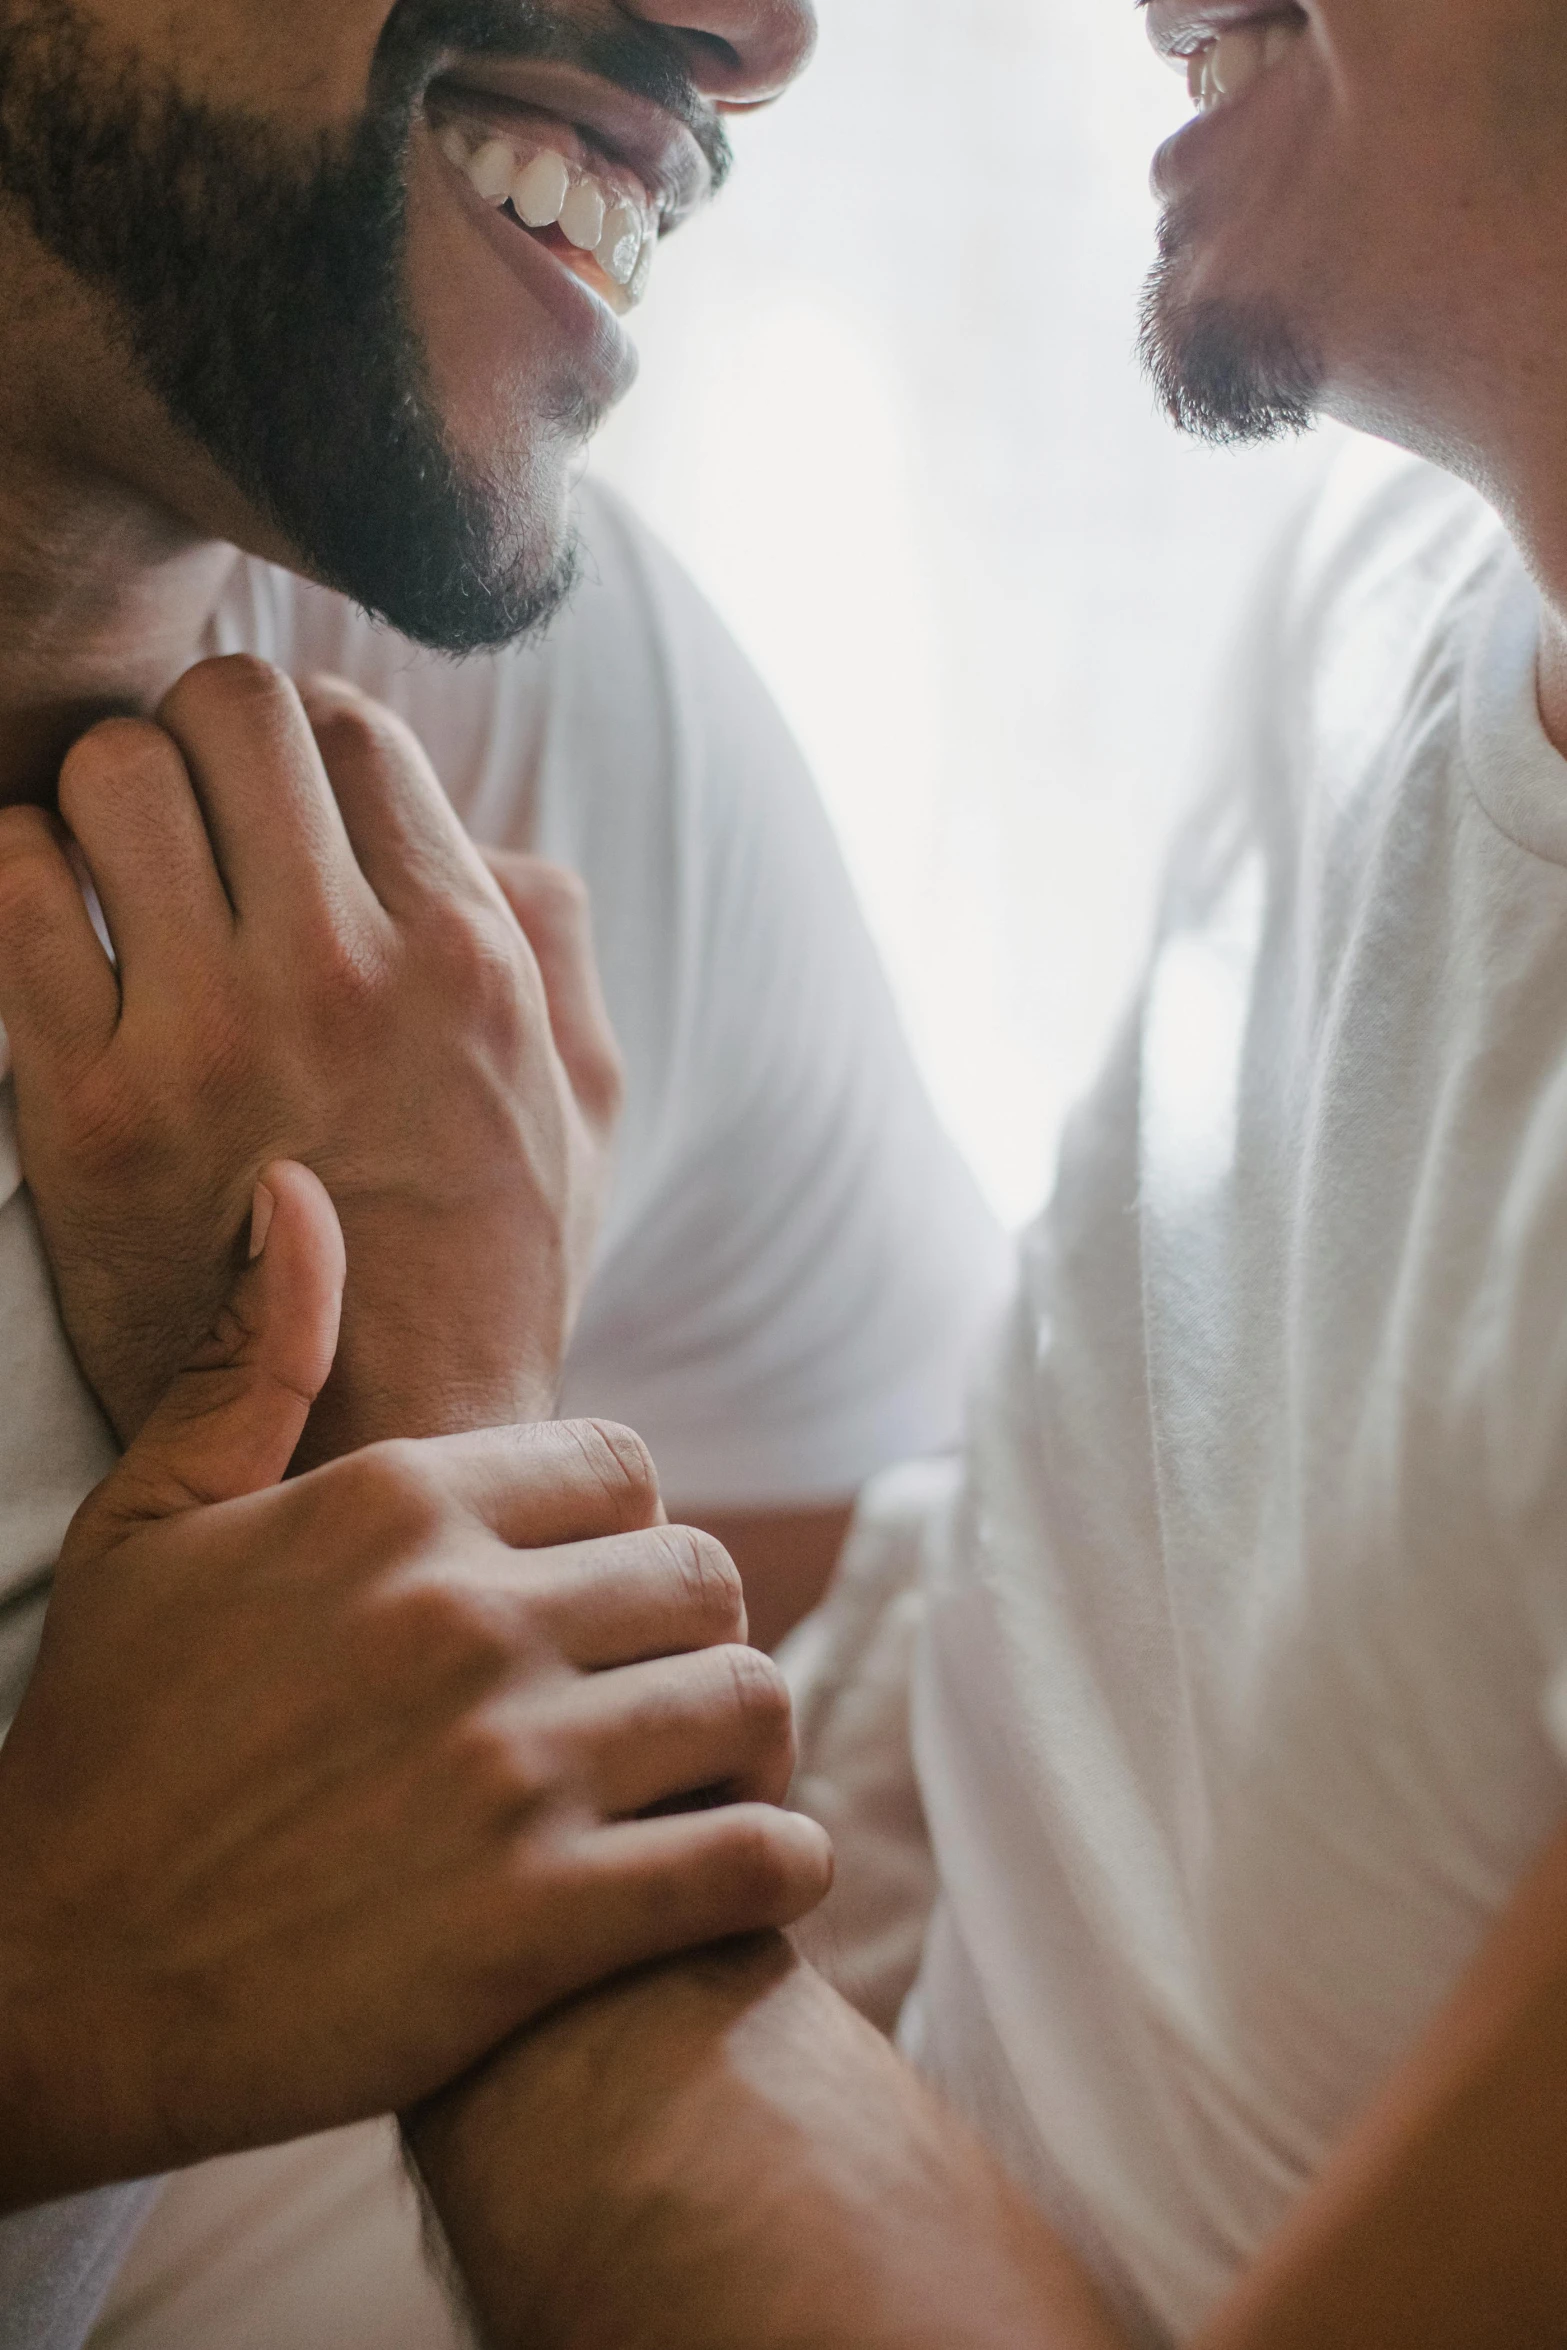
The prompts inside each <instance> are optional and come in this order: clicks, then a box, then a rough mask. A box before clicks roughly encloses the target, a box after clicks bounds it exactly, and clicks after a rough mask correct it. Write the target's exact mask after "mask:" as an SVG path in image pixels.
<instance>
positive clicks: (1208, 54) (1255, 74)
mask: <svg viewBox="0 0 1567 2350" xmlns="http://www.w3.org/2000/svg"><path fill="white" fill-rule="evenodd" d="M1305 30H1306V19H1305V17H1304V16H1303V15H1302V14H1301V11H1300V10H1299V9H1298V8H1288V9H1283V10H1280V11H1278V12H1276V13H1274V14H1265V15H1258V16H1253V17H1248V18H1246V19H1245V20H1244V21H1243V22H1241V23H1238V24H1231V25H1227V26H1226V27H1225V29H1224V31H1223V32H1221V33H1217V34H1208V35H1206V36H1205V37H1198V38H1196V39H1195V40H1194V41H1193V42H1192V44H1191V46H1189V47H1188V46H1186V45H1185V44H1184V43H1183V44H1181V45H1180V46H1178V47H1176V48H1174V49H1171V50H1168V51H1167V52H1166V58H1167V62H1168V63H1169V64H1170V65H1171V66H1173V67H1174V69H1175V71H1176V72H1177V73H1184V74H1185V76H1186V87H1187V89H1188V90H1189V91H1190V93H1191V97H1192V102H1193V104H1194V105H1195V106H1196V108H1197V111H1198V113H1199V114H1211V113H1212V112H1213V111H1214V109H1215V108H1216V107H1219V106H1224V105H1226V104H1228V103H1230V102H1231V101H1232V100H1234V99H1236V98H1238V97H1239V96H1240V95H1241V92H1242V91H1243V90H1248V89H1250V87H1251V85H1252V83H1253V82H1255V81H1258V80H1260V79H1261V77H1262V75H1263V74H1265V73H1268V72H1271V70H1272V69H1273V68H1274V67H1275V66H1277V65H1281V64H1282V63H1283V62H1284V60H1285V59H1286V58H1287V57H1289V56H1290V55H1291V54H1292V53H1293V51H1294V48H1295V44H1296V43H1297V41H1299V40H1300V39H1301V37H1302V35H1303V34H1304V33H1305Z"/></svg>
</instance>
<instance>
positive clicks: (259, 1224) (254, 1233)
mask: <svg viewBox="0 0 1567 2350" xmlns="http://www.w3.org/2000/svg"><path fill="white" fill-rule="evenodd" d="M276 1206H277V1201H276V1200H275V1199H274V1198H273V1196H272V1194H271V1192H270V1191H268V1189H267V1187H266V1185H265V1184H264V1183H258V1184H257V1185H256V1189H255V1194H254V1196H253V1198H252V1199H251V1203H250V1261H251V1263H252V1264H254V1263H255V1261H256V1259H257V1257H259V1256H260V1254H261V1252H262V1250H263V1249H264V1248H265V1247H266V1245H267V1234H268V1232H269V1231H270V1230H271V1227H272V1211H273V1209H274V1208H275V1207H276Z"/></svg>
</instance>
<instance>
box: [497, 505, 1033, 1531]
mask: <svg viewBox="0 0 1567 2350" xmlns="http://www.w3.org/2000/svg"><path fill="white" fill-rule="evenodd" d="M589 559H590V564H591V572H592V578H593V580H594V583H595V584H594V588H593V590H592V593H593V594H594V595H595V596H596V597H597V598H598V599H599V604H600V609H601V612H602V613H603V615H604V617H605V618H608V617H609V616H610V614H611V611H613V613H614V615H615V626H614V630H613V637H614V643H613V645H611V644H610V643H609V642H608V634H609V632H607V631H606V632H605V635H604V636H603V637H602V638H601V640H600V643H599V646H598V652H597V657H596V659H595V661H594V664H593V666H594V669H595V670H596V672H597V679H596V682H597V695H596V697H595V698H596V702H597V707H596V709H595V710H594V712H593V714H592V716H591V720H590V721H589V722H587V723H581V724H578V725H577V726H576V727H567V728H565V729H564V733H565V735H566V737H567V739H568V740H571V739H574V740H575V742H576V746H577V751H578V754H579V755H578V757H577V758H576V760H575V761H574V762H573V763H574V765H575V767H576V771H577V772H576V777H575V783H574V784H573V782H572V779H571V778H570V777H569V776H563V777H562V782H563V784H564V785H566V786H567V787H568V788H567V789H564V790H552V789H551V788H550V785H549V781H548V778H547V777H546V778H545V779H544V783H543V787H542V791H541V798H540V803H539V826H538V832H539V839H540V845H541V846H542V847H544V848H545V849H546V850H549V849H550V848H551V846H552V841H551V837H550V836H551V832H552V818H551V811H552V809H553V810H555V811H556V812H557V821H556V823H555V825H554V827H553V829H555V830H556V831H557V832H558V838H557V839H556V840H555V842H554V843H553V845H554V847H555V848H556V850H557V853H558V852H559V851H560V850H565V851H567V852H568V853H570V854H571V855H572V859H573V861H574V862H576V863H578V865H579V867H580V869H581V870H582V871H583V872H584V873H585V875H586V877H587V880H588V884H589V889H590V892H591V895H592V898H593V903H594V909H595V922H596V928H597V933H598V938H599V943H600V952H601V958H602V961H603V964H604V969H605V977H606V987H607V990H608V994H609V998H610V1005H611V1011H612V1014H613V1016H614V1018H615V1020H616V1024H617V1028H618V1029H619V1032H620V1034H621V1038H622V1043H623V1046H624V1048H625V1050H626V1054H627V1059H628V1062H629V1063H630V1065H631V1100H630V1102H629V1104H628V1118H627V1127H626V1136H625V1145H624V1153H623V1159H622V1168H621V1179H620V1183H619V1186H618V1189H617V1195H616V1199H615V1202H614V1205H613V1208H612V1211H611V1215H610V1218H609V1223H608V1228H607V1231H606V1236H605V1246H604V1250H603V1254H602V1258H601V1262H600V1266H599V1270H598V1276H597V1279H596V1281H595V1284H594V1287H593V1290H592V1292H591V1295H590V1297H589V1299H588V1302H587V1306H586V1309H585V1311H584V1315H583V1319H582V1323H581V1326H580V1330H579V1333H578V1336H577V1340H576V1342H575V1344H574V1346H573V1350H572V1355H571V1360H570V1363H569V1366H568V1373H567V1378H566V1383H565V1391H564V1396H563V1409H565V1410H566V1411H569V1412H588V1411H592V1412H597V1413H600V1414H603V1415H605V1416H610V1417H614V1418H616V1419H620V1420H623V1421H626V1422H628V1423H629V1424H630V1425H631V1426H633V1427H635V1428H637V1429H638V1430H639V1431H640V1432H641V1434H642V1435H643V1436H644V1437H645V1439H646V1440H647V1442H648V1443H649V1444H650V1445H651V1446H652V1448H653V1451H654V1453H655V1456H656V1457H657V1459H658V1461H659V1465H660V1470H661V1473H662V1477H663V1481H664V1486H665V1490H666V1492H667V1493H669V1494H670V1496H671V1497H672V1498H673V1499H675V1500H676V1501H684V1502H686V1503H698V1502H701V1503H707V1504H724V1505H731V1506H733V1505H746V1504H752V1505H758V1506H762V1505H767V1504H773V1503H788V1502H803V1501H808V1500H813V1499H826V1498H829V1497H837V1496H840V1495H845V1494H848V1493H850V1492H852V1491H853V1490H854V1489H855V1488H856V1487H857V1486H858V1485H859V1484H860V1483H861V1482H862V1481H863V1480H864V1479H865V1478H866V1477H868V1476H869V1475H871V1474H873V1473H874V1472H875V1471H876V1470H878V1469H880V1468H882V1467H884V1466H886V1465H887V1464H888V1463H889V1462H891V1461H893V1460H897V1459H901V1458H905V1457H909V1456H912V1455H915V1454H919V1453H923V1452H928V1451H932V1450H935V1449H938V1448H940V1447H942V1446H944V1445H947V1444H950V1443H951V1442H952V1441H953V1440H954V1438H955V1436H956V1434H957V1432H958V1426H959V1420H960V1414H961V1399H962V1393H963V1387H964V1383H965V1374H966V1367H967V1362H968V1359H969V1356H970V1352H971V1348H972V1344H973V1341H974V1339H975V1337H976V1335H977V1333H978V1331H979V1328H980V1327H981V1325H983V1324H984V1323H985V1322H987V1321H988V1320H989V1318H990V1316H991V1314H992V1312H993V1310H994V1307H995V1305H996V1303H997V1301H998V1297H999V1294H1000V1292H1001V1290H1002V1289H1003V1288H1004V1286H1005V1283H1006V1281H1007V1278H1008V1271H1009V1259H1010V1251H1009V1248H1008V1246H1007V1244H1006V1242H1005V1240H1004V1238H1003V1236H1002V1234H1001V1233H1000V1232H999V1230H998V1228H997V1226H996V1224H995V1222H994V1220H993V1219H992V1218H991V1216H990V1215H989V1213H988V1212H987V1210H986V1209H985V1207H984V1206H983V1204H982V1202H981V1200H980V1198H979V1195H978V1192H977V1190H976V1187H975V1185H974V1183H973V1180H972V1178H971V1176H970V1175H969V1173H968V1171H967V1169H966V1167H965V1166H964V1164H963V1163H962V1161H961V1160H960V1158H959V1156H958V1154H957V1152H956V1150H955V1149H954V1147H953V1145H952V1144H951V1142H950V1141H949V1140H948V1138H947V1137H946V1135H945V1134H944V1133H943V1131H942V1130H941V1128H940V1126H939V1124H938V1122H937V1120H936V1118H935V1115H934V1113H933V1111H932V1108H931V1106H930V1103H929V1101H928V1099H927V1097H926V1095H925V1092H924V1090H923V1088H922V1086H921V1084H920V1082H919V1079H918V1077H917V1075H916V1073H915V1070H914V1066H913V1063H912V1059H911V1056H910V1053H909V1049H908V1046H907V1044H906V1042H905V1039H904V1037H903V1034H902V1032H901V1029H900V1026H899V1022H898V1019H897V1016H896V1013H895V1011H894V1007H893V1004H892V1001H891V998H890V995H889V992H888V988H887V985H886V981H885V979H884V977H883V974H882V971H881V969H880V967H879V964H878V961H877V958H876V955H875V953H874V951H873V949H872V947H871V944H870V941H869V938H868V936H867V933H866V930H865V927H864V924H863V921H862V919H861V916H860V913H859V910H858V907H857V904H856V902H855V899H854V895H853V892H852V890H851V888H850V885H849V882H848V878H847V876H846V873H845V871H844V868H843V864H842V861H841V859H840V857H839V854H838V851H837V847H836V844H835V841H834V839H833V836H832V833H831V830H830V828H829V826H828V824H827V821H826V819H825V816H824V814H823V811H822V809H821V807H820V804H819V802H818V800H817V798H816V795H815V792H814V790H813V788H812V786H811V782H810V779H809V777H808V776H807V774H806V773H805V771H804V768H803V765H802V762H801V759H800V756H799V754H798V752H797V750H796V748H795V746H794V744H793V742H792V741H791V739H790V737H789V735H788V733H787V731H786V729H785V728H784V726H783V724H782V722H781V720H780V718H779V716H778V713H777V711H776V709H775V708H774V706H773V704H772V702H771V701H770V699H769V697H768V695H767V694H766V692H765V690H764V689H763V687H762V686H761V684H760V682H759V680H758V679H757V677H756V676H755V674H754V672H753V671H752V670H751V669H750V667H749V665H748V664H747V663H746V662H745V660H744V659H743V658H742V656H741V655H740V653H739V652H738V651H737V649H736V647H735V646H734V644H733V643H732V642H731V640H730V639H729V638H728V636H727V634H726V633H725V631H724V630H723V629H722V627H721V626H720V624H719V623H718V621H717V619H716V618H715V616H714V615H713V613H712V612H711V611H710V610H709V608H708V607H707V606H706V604H705V603H704V602H703V601H702V599H701V598H700V597H699V596H698V595H697V593H696V592H695V590H694V589H693V588H692V587H691V585H690V583H689V582H688V581H687V580H686V579H685V577H684V576H683V575H682V574H681V572H680V571H679V570H678V568H677V567H676V566H675V565H674V564H673V563H672V562H671V561H670V560H669V558H668V557H667V556H666V555H665V554H664V553H663V552H662V550H660V549H659V548H657V547H656V546H655V545H653V544H652V543H651V542H650V541H649V540H648V539H647V537H646V535H645V534H644V533H642V532H641V531H640V530H639V529H638V528H637V527H636V526H635V525H634V524H633V523H632V522H631V521H630V519H629V518H628V517H627V516H625V514H624V513H623V511H622V510H620V509H619V508H617V507H604V506H601V507H599V508H598V509H597V510H596V521H595V524H594V527H593V529H592V534H591V539H590V545H589ZM627 663H629V664H630V665H631V669H630V673H627V671H626V670H625V669H624V667H623V665H624V664H627ZM606 691H609V692H610V693H613V694H617V695H618V698H619V707H620V712H621V723H622V724H623V725H626V724H627V722H628V714H630V713H632V712H635V713H636V714H637V723H636V726H635V728H634V729H633V728H628V734H627V738H626V739H625V740H624V741H623V742H622V743H621V745H620V749H619V771H618V777H617V776H607V775H606V774H605V773H604V772H603V761H604V758H605V756H606V753H608V754H609V755H610V756H611V757H613V756H614V746H613V745H612V744H610V743H609V742H607V741H606V737H605V731H604V729H605V725H606V719H605V713H604V707H603V696H604V694H605V692H606ZM570 699H571V697H570V694H569V692H568V693H566V694H564V695H563V696H562V697H561V698H560V701H559V702H558V703H557V707H558V708H561V709H564V708H566V707H568V706H569V704H570ZM584 710H585V713H586V704H585V705H584ZM632 732H634V733H635V735H636V737H637V739H636V740H635V741H633V740H631V739H630V736H631V733H632ZM632 769H634V770H636V782H635V788H633V781H632V776H631V774H630V773H629V772H628V770H632ZM589 770H592V771H593V772H592V773H591V774H590V773H588V771H589ZM585 782H586V788H584V784H585ZM610 787H613V788H610Z"/></svg>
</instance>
